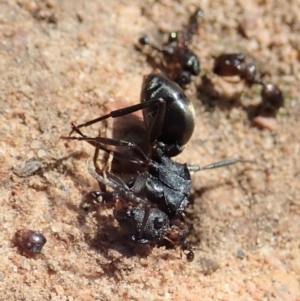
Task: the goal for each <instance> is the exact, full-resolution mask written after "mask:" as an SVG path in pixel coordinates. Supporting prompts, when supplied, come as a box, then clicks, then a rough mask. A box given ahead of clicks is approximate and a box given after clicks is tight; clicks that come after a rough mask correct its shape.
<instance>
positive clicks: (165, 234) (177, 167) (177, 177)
mask: <svg viewBox="0 0 300 301" xmlns="http://www.w3.org/2000/svg"><path fill="white" fill-rule="evenodd" d="M139 110H142V111H143V116H144V123H145V126H146V128H147V131H148V141H149V143H150V145H151V152H150V155H149V156H147V155H146V154H145V153H144V152H143V151H142V149H141V148H140V147H139V146H137V145H136V144H135V143H133V142H129V141H124V140H119V139H113V138H106V137H99V136H98V137H94V138H92V137H87V136H85V135H84V134H83V133H82V132H81V131H80V128H82V127H86V126H89V125H91V124H94V123H96V122H100V121H103V120H105V119H107V118H110V117H112V118H116V117H120V116H124V115H127V114H131V113H133V112H136V111H139ZM194 126H195V114H194V108H193V105H192V103H191V102H190V101H189V100H188V98H187V97H186V95H185V93H184V92H183V90H182V89H181V88H180V87H179V86H178V85H177V84H176V83H174V82H172V81H171V80H169V79H168V78H167V77H165V76H163V75H158V74H150V75H147V76H145V77H144V80H143V84H142V90H141V102H140V103H139V104H135V105H132V106H129V107H126V108H122V109H119V110H115V111H112V112H110V113H109V114H106V115H104V116H101V117H98V118H96V119H93V120H91V121H88V122H86V123H83V124H80V125H78V126H75V125H74V124H72V131H71V133H70V135H71V134H72V133H73V132H76V133H77V134H79V135H80V136H79V137H72V136H71V137H62V138H63V139H69V140H83V141H87V142H89V143H90V144H92V145H93V146H95V154H94V166H95V168H93V167H91V166H90V165H89V166H88V170H89V173H90V174H91V175H92V176H93V177H94V178H95V179H96V180H97V181H98V183H99V185H105V186H108V187H110V188H111V189H112V190H113V191H112V192H111V194H112V195H113V196H114V197H115V198H116V199H119V200H121V201H123V203H122V202H121V205H120V203H119V205H116V206H115V210H114V216H115V218H116V219H117V220H118V222H119V224H120V225H121V227H123V228H124V229H126V230H127V231H128V232H129V234H130V236H131V240H132V241H134V242H136V243H152V242H156V241H159V240H161V239H163V238H166V239H167V240H170V241H174V243H175V244H176V242H178V243H179V244H181V246H182V250H183V251H184V253H185V254H186V255H187V258H188V260H192V259H193V257H194V255H193V249H192V247H191V246H190V245H189V243H188V242H187V241H186V239H185V236H186V234H185V233H186V231H185V230H183V229H182V227H178V225H177V224H176V223H177V221H178V219H179V218H183V220H184V218H185V210H186V207H187V206H188V197H189V194H190V189H191V177H190V172H191V171H200V170H206V169H213V168H218V167H222V166H227V165H231V164H235V163H237V162H241V161H243V160H240V159H227V160H223V161H219V162H215V163H213V164H210V165H207V166H204V167H200V166H198V165H190V164H180V163H177V162H175V161H173V160H172V159H171V157H173V156H176V155H178V154H179V153H181V152H182V151H183V149H184V145H185V144H186V143H187V142H188V141H189V140H190V138H191V136H192V134H193V131H194ZM105 145H112V146H124V147H127V148H129V149H131V150H133V151H134V152H135V156H132V157H127V158H126V157H125V155H123V154H122V153H118V152H114V156H115V157H116V158H117V159H126V160H129V161H130V162H132V163H135V164H138V165H142V166H144V167H145V171H144V172H142V173H140V174H138V175H137V176H136V177H135V178H134V179H133V180H132V181H130V182H129V183H124V182H123V181H122V180H121V179H120V178H118V177H116V176H115V175H113V174H111V173H109V172H108V173H106V177H104V176H103V173H102V171H101V170H100V168H99V167H98V165H97V157H98V153H99V149H101V150H104V151H107V152H109V150H107V149H106V147H105ZM105 193H107V192H103V194H105ZM101 194H102V192H99V195H101ZM124 202H125V203H124ZM124 204H125V205H124Z"/></svg>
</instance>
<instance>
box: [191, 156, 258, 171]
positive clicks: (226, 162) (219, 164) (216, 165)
mask: <svg viewBox="0 0 300 301" xmlns="http://www.w3.org/2000/svg"><path fill="white" fill-rule="evenodd" d="M238 162H243V163H256V162H255V161H251V160H243V159H239V158H231V159H224V160H221V161H218V162H214V163H211V164H208V165H205V166H202V167H201V166H199V165H188V166H187V168H188V170H189V171H201V170H206V169H215V168H219V167H223V166H228V165H233V164H236V163H238Z"/></svg>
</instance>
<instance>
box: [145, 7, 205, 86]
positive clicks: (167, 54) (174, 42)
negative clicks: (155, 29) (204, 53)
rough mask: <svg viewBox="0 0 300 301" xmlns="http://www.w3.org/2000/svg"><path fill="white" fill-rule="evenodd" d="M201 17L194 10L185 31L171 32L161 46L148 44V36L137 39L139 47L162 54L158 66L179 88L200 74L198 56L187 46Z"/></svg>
mask: <svg viewBox="0 0 300 301" xmlns="http://www.w3.org/2000/svg"><path fill="white" fill-rule="evenodd" d="M202 17H203V11H202V10H201V9H196V11H195V12H194V13H193V15H191V17H190V19H189V23H188V26H187V28H186V29H183V30H182V31H177V32H176V31H173V32H171V33H170V34H169V37H168V40H167V42H166V43H164V44H163V45H162V46H157V45H155V44H153V43H151V42H150V40H149V38H148V35H144V36H142V37H141V38H140V39H139V44H140V45H143V46H144V45H148V46H150V47H151V48H152V49H153V50H156V51H158V52H159V53H161V54H162V56H163V60H164V61H163V60H162V63H161V65H162V66H160V67H161V68H162V69H164V71H165V72H166V74H167V76H168V77H169V78H170V79H171V80H172V81H175V82H176V83H177V84H178V85H180V86H181V87H184V86H185V85H187V84H189V83H190V82H191V77H192V76H193V75H198V74H199V72H200V61H199V59H198V56H197V55H196V54H195V53H194V52H193V51H191V50H190V49H189V48H188V46H189V43H190V42H191V40H192V38H193V36H194V35H195V34H196V32H197V30H198V27H199V20H200V19H201V18H202Z"/></svg>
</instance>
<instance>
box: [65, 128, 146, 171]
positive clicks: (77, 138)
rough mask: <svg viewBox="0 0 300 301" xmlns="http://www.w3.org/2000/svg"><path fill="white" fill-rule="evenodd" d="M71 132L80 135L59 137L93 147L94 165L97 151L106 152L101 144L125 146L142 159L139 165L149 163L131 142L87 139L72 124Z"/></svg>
mask: <svg viewBox="0 0 300 301" xmlns="http://www.w3.org/2000/svg"><path fill="white" fill-rule="evenodd" d="M73 131H74V132H76V133H78V134H79V135H81V137H66V136H61V139H65V140H79V141H87V142H88V143H90V144H91V145H93V146H95V147H96V151H95V154H94V163H95V160H97V157H98V152H99V149H102V150H105V151H108V150H107V149H105V148H104V147H101V144H106V145H112V146H125V147H127V148H128V149H133V150H134V151H136V152H137V153H139V154H140V155H141V156H142V158H143V160H142V161H141V160H139V161H138V163H139V164H146V165H147V163H148V161H149V158H148V157H147V156H146V154H145V153H144V152H143V151H142V149H141V148H140V147H139V146H138V145H137V144H135V143H133V142H129V141H125V140H120V139H114V138H105V137H99V136H98V137H88V136H86V135H84V134H82V132H81V131H80V130H79V129H78V127H77V126H75V125H74V124H72V132H73ZM97 146H98V150H97ZM96 166H97V164H96V165H95V167H96Z"/></svg>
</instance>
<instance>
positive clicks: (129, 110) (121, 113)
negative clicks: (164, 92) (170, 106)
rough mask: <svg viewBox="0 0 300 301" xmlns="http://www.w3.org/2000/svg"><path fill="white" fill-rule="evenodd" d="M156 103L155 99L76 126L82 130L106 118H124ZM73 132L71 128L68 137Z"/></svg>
mask: <svg viewBox="0 0 300 301" xmlns="http://www.w3.org/2000/svg"><path fill="white" fill-rule="evenodd" d="M156 103H157V99H153V100H149V101H144V102H141V103H138V104H135V105H132V106H129V107H126V108H122V109H118V110H114V111H111V112H110V113H108V114H106V115H103V116H101V117H98V118H95V119H93V120H90V121H88V122H85V123H82V124H79V125H77V126H76V128H77V129H79V128H82V127H86V126H89V125H92V124H94V123H97V122H100V121H102V120H105V119H108V118H117V117H121V116H125V115H128V114H131V113H134V112H137V111H140V110H143V109H145V108H148V107H150V106H152V105H155V104H156ZM74 131H75V129H74V127H72V131H71V132H70V134H69V135H72V133H73V132H74Z"/></svg>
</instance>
